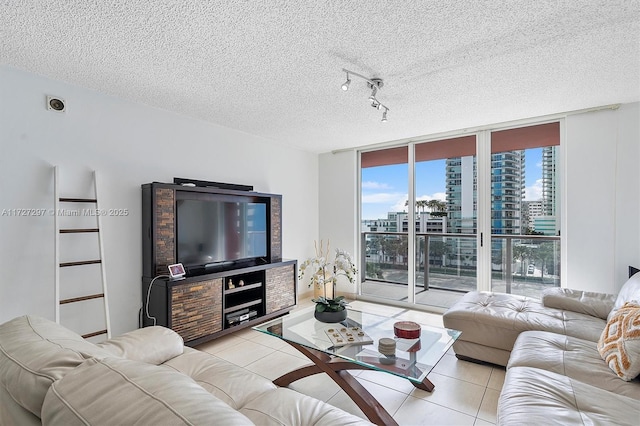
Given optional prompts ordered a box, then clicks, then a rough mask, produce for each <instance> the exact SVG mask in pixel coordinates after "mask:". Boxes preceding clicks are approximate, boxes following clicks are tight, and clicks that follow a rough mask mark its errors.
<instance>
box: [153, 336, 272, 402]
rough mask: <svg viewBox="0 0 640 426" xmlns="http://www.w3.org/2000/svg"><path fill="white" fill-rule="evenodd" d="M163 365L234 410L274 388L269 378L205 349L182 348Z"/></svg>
mask: <svg viewBox="0 0 640 426" xmlns="http://www.w3.org/2000/svg"><path fill="white" fill-rule="evenodd" d="M163 366H165V367H168V368H172V369H174V370H176V371H179V372H180V373H182V374H186V375H187V376H189V377H191V378H192V379H193V380H195V381H196V383H198V384H199V385H200V386H202V387H203V388H204V389H205V390H207V391H208V392H210V393H211V394H213V395H214V396H216V397H217V398H220V399H221V400H222V401H224V402H225V403H226V404H229V406H231V407H233V408H235V409H236V410H237V409H240V408H241V407H243V406H244V405H245V404H247V402H249V401H251V400H252V399H254V398H257V397H258V396H259V395H261V394H262V393H264V392H267V391H272V390H274V389H276V385H274V384H273V383H272V382H271V381H270V380H268V379H266V378H264V377H262V376H259V375H257V374H254V373H251V372H250V371H248V370H245V369H244V368H240V367H238V366H237V365H234V364H231V363H230V362H227V361H225V360H223V359H220V358H217V357H215V356H214V355H211V354H209V353H206V352H202V351H198V350H196V349H192V348H184V354H183V355H180V356H179V357H176V358H173V359H171V360H169V361H167V362H166V363H164V364H163Z"/></svg>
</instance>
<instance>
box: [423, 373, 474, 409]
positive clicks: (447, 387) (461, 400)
mask: <svg viewBox="0 0 640 426" xmlns="http://www.w3.org/2000/svg"><path fill="white" fill-rule="evenodd" d="M429 380H431V382H433V384H434V385H435V389H434V390H433V392H426V391H423V390H420V389H415V390H413V391H412V393H411V396H413V397H416V398H420V399H424V400H425V401H429V402H432V403H434V404H438V405H442V406H443V407H447V408H450V409H452V410H456V411H459V412H461V413H465V414H468V415H470V416H473V417H476V415H477V414H478V410H479V409H480V404H481V403H482V396H483V395H484V393H485V387H484V386H480V385H474V384H473V383H469V382H466V381H464V380H459V379H454V378H452V377H447V376H442V375H440V374H436V373H432V374H430V375H429Z"/></svg>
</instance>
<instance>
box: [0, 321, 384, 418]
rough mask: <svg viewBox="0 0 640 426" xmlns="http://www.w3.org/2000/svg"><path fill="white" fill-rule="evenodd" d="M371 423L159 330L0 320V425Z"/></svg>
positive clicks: (170, 331)
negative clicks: (98, 334)
mask: <svg viewBox="0 0 640 426" xmlns="http://www.w3.org/2000/svg"><path fill="white" fill-rule="evenodd" d="M36 424H51V425H65V426H68V425H80V424H85V425H86V424H91V425H134V424H141V425H147V424H149V425H151V424H154V425H178V424H192V425H200V424H202V425H204V424H216V425H234V426H235V425H245V424H258V425H300V426H302V425H305V426H306V425H337V424H340V425H365V424H366V425H370V424H371V423H369V422H367V421H365V420H363V419H361V418H359V417H357V416H354V415H351V414H349V413H346V412H344V411H342V410H340V409H337V408H335V407H333V406H331V405H329V404H326V403H324V402H322V401H319V400H317V399H314V398H311V397H309V396H306V395H303V394H300V393H298V392H295V391H293V390H290V389H287V388H280V387H277V386H275V385H274V384H273V383H272V382H271V381H269V380H267V379H265V378H264V377H261V376H258V375H256V374H253V373H250V372H248V371H246V370H244V369H242V368H239V367H237V366H235V365H233V364H231V363H229V362H226V361H224V360H221V359H219V358H216V357H215V356H212V355H210V354H207V353H205V352H201V351H197V350H195V349H192V348H188V347H185V346H184V345H183V341H182V338H181V337H180V336H179V335H178V334H177V333H175V332H173V331H172V330H169V329H167V328H163V327H147V328H143V329H139V330H134V331H132V332H130V333H126V334H124V335H122V336H120V337H117V338H114V339H110V340H108V341H106V342H103V343H101V344H98V345H94V344H92V343H89V342H87V341H86V340H84V339H82V337H80V336H79V335H77V334H75V333H73V332H71V331H70V330H67V329H65V328H64V327H62V326H60V325H58V324H56V323H54V322H51V321H49V320H46V319H44V318H40V317H35V316H23V317H19V318H15V319H13V320H11V321H8V322H6V323H4V324H2V325H0V425H7V426H8V425H36Z"/></svg>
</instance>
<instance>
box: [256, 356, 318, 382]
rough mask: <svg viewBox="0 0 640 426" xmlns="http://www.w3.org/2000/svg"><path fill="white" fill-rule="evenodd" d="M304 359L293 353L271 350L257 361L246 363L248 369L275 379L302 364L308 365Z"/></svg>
mask: <svg viewBox="0 0 640 426" xmlns="http://www.w3.org/2000/svg"><path fill="white" fill-rule="evenodd" d="M308 364H309V363H308V362H306V361H305V360H303V359H301V358H298V357H295V356H293V355H289V354H286V353H284V352H280V351H273V352H271V353H270V354H268V355H265V356H263V357H262V358H260V359H258V360H257V361H254V362H252V363H251V364H248V365H246V366H245V367H244V368H246V369H247V370H249V371H253V372H254V373H257V374H259V375H261V376H262V377H266V378H267V379H269V380H275V379H277V378H278V377H280V376H282V375H283V374H285V373H288V372H289V371H292V370H295V369H297V368H300V367H302V366H305V365H308Z"/></svg>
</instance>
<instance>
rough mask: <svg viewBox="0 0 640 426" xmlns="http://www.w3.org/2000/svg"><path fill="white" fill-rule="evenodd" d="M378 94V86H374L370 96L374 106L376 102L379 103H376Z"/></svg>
mask: <svg viewBox="0 0 640 426" xmlns="http://www.w3.org/2000/svg"><path fill="white" fill-rule="evenodd" d="M377 92H378V88H377V87H376V86H373V89H372V90H371V95H370V96H369V101H371V104H372V105H373V103H374V102H377V101H376V93H377ZM374 106H375V105H374Z"/></svg>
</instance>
